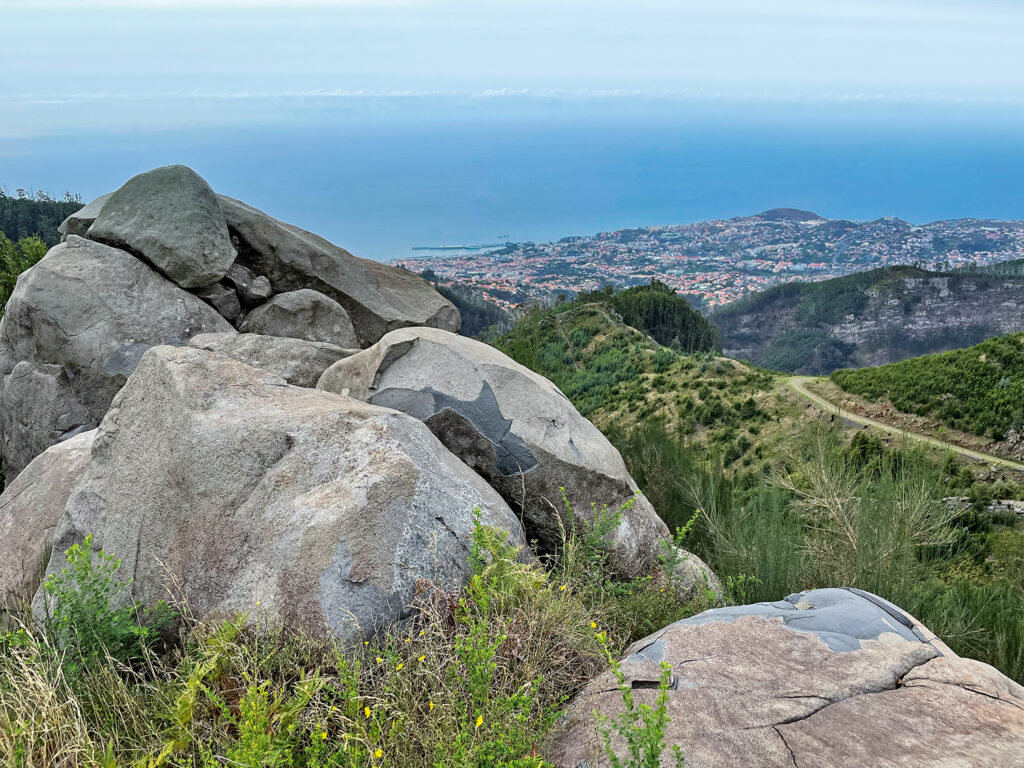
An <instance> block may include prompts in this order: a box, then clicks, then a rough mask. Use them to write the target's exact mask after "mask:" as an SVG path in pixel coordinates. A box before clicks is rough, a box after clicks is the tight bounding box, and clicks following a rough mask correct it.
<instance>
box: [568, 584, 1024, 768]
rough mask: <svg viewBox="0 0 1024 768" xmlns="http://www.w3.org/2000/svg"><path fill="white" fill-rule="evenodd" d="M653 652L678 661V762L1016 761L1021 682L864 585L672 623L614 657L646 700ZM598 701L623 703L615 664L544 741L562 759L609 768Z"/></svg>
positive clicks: (907, 765) (671, 731)
mask: <svg viewBox="0 0 1024 768" xmlns="http://www.w3.org/2000/svg"><path fill="white" fill-rule="evenodd" d="M662 662H666V663H668V664H670V665H672V667H673V673H672V674H673V677H672V682H671V686H670V690H669V692H668V715H669V718H670V719H669V724H668V726H667V729H666V742H667V744H668V745H669V746H671V745H678V746H680V747H681V748H682V750H683V754H684V756H685V759H686V766H687V768H733V767H734V766H744V768H794V766H795V767H796V768H805V767H806V768H812V767H813V768H850V767H851V766H872V767H873V766H892V768H900V767H904V768H911V767H913V768H919V767H920V766H936V767H937V768H938V767H945V768H954V767H955V768H960V767H961V766H963V767H964V768H966V766H986V768H1011V766H1013V767H1016V766H1020V765H1021V764H1022V763H1021V756H1022V755H1024V688H1022V687H1021V686H1020V685H1017V684H1016V683H1014V682H1013V681H1011V680H1010V679H1009V678H1007V677H1005V676H1004V675H1002V674H1000V673H999V672H998V671H996V670H995V669H993V668H992V667H990V666H988V665H987V664H982V663H980V662H977V661H973V660H969V659H962V658H960V657H958V656H957V655H956V654H954V653H952V651H950V650H949V648H947V647H946V646H945V644H943V643H942V642H941V641H939V640H938V639H936V638H935V636H934V635H932V634H931V633H930V632H929V631H928V630H927V629H926V628H925V627H923V626H922V625H921V624H920V623H918V622H917V621H916V620H914V619H913V617H911V616H908V615H907V614H905V613H904V612H903V611H901V610H900V609H899V608H897V607H896V606H894V605H892V604H891V603H888V602H886V601H884V600H882V599H881V598H878V597H876V596H874V595H870V594H868V593H866V592H859V591H858V590H845V589H819V590H814V591H812V592H806V593H801V594H797V595H791V596H789V597H787V598H786V599H785V600H780V601H778V602H776V603H760V604H757V605H747V606H739V607H736V608H722V609H715V610H711V611H706V612H705V613H702V614H699V615H698V616H694V617H692V618H690V619H684V620H683V621H680V622H677V623H675V624H671V625H669V626H668V627H666V628H665V629H663V630H661V631H660V632H656V633H655V634H653V635H651V636H649V637H647V638H645V639H643V640H641V641H639V642H638V643H636V644H634V645H633V646H632V647H631V648H630V649H629V650H628V651H627V655H626V658H625V659H624V660H623V662H622V671H623V673H624V675H625V677H626V681H627V683H628V684H629V685H630V687H631V688H632V689H633V696H634V697H635V698H636V700H637V703H638V704H641V703H642V704H652V703H653V701H654V699H655V697H656V696H657V694H658V691H657V690H655V689H656V688H657V682H658V680H659V675H660V672H661V670H660V667H659V665H660V664H661V663H662ZM595 710H597V711H598V712H600V713H603V714H604V715H607V716H610V717H614V716H615V715H617V714H618V713H619V712H621V710H622V697H621V693H620V692H619V691H618V690H617V687H616V683H615V680H614V678H613V677H612V675H611V673H610V672H609V673H605V674H603V675H601V676H600V677H598V678H596V679H595V680H594V681H593V682H592V683H591V684H590V685H589V686H587V688H586V689H585V690H584V691H583V692H582V693H581V694H580V695H578V696H577V697H576V699H575V700H574V701H573V702H572V705H571V706H570V709H569V712H568V715H567V717H566V719H565V722H564V723H563V725H564V728H563V729H562V730H561V731H560V732H559V733H558V735H557V736H556V737H555V739H554V741H553V743H552V744H551V745H550V747H549V750H548V752H549V754H548V757H549V759H551V761H552V762H553V763H554V764H555V765H556V766H558V767H559V768H578V766H580V765H589V766H591V768H602V767H603V766H606V765H608V762H607V760H605V758H604V756H603V754H602V752H601V749H600V736H599V733H598V731H597V726H596V724H595V716H594V711H595ZM613 743H614V744H615V745H616V746H617V747H618V748H619V750H620V751H619V754H623V751H622V749H623V745H622V744H621V743H619V742H618V741H616V742H613ZM584 761H586V762H584Z"/></svg>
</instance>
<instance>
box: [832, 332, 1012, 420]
mask: <svg viewBox="0 0 1024 768" xmlns="http://www.w3.org/2000/svg"><path fill="white" fill-rule="evenodd" d="M831 378H832V381H833V382H835V383H836V384H837V385H838V386H840V387H842V388H843V389H844V390H846V391H847V392H852V393H854V394H857V395H862V396H863V397H866V398H868V399H869V400H888V401H889V402H890V403H892V405H893V406H894V407H895V408H897V409H898V410H900V411H904V412H906V413H915V414H918V415H920V416H926V417H929V418H934V419H937V420H938V421H940V422H941V423H942V424H944V425H945V426H947V427H949V428H952V429H957V430H962V431H965V432H973V433H974V434H977V435H984V436H986V437H990V438H992V439H993V440H1002V439H1003V438H1004V437H1005V435H1006V433H1007V432H1008V431H1010V430H1015V431H1017V432H1021V431H1024V334H1022V333H1014V334H1010V335H1008V336H1000V337H997V338H993V339H988V340H987V341H983V342H982V343H981V344H977V345H975V346H973V347H968V348H966V349H957V350H953V351H950V352H942V353H939V354H935V355H925V356H923V357H916V358H911V359H909V360H903V361H901V362H898V363H892V364H891V365H882V366H877V367H874V368H860V369H857V370H841V371H836V372H835V373H833V374H832V377H831Z"/></svg>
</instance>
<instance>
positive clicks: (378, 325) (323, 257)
mask: <svg viewBox="0 0 1024 768" xmlns="http://www.w3.org/2000/svg"><path fill="white" fill-rule="evenodd" d="M220 202H221V208H222V209H223V211H224V215H225V216H226V217H227V221H228V228H229V229H230V231H231V235H232V242H233V243H234V245H235V247H236V248H237V249H238V262H239V263H240V264H242V265H243V266H245V267H248V268H250V269H251V270H252V271H253V272H254V273H256V274H259V275H265V276H266V277H267V278H269V280H270V282H271V284H272V285H273V286H274V290H275V291H294V290H298V289H300V288H312V289H314V290H317V291H320V292H321V293H323V294H325V295H327V296H330V297H331V298H332V299H334V300H335V301H337V302H339V303H340V304H341V305H342V306H343V307H345V310H346V311H347V312H348V314H349V317H350V318H351V319H352V324H353V325H354V326H355V330H356V334H357V335H358V337H359V342H360V346H363V347H366V346H369V345H370V344H373V343H374V342H376V341H377V340H378V339H380V337H381V336H383V335H384V334H385V333H387V332H388V331H391V330H394V329H396V328H404V327H407V326H413V325H425V326H431V327H435V328H443V329H445V330H449V331H457V330H458V329H459V324H460V318H459V312H458V310H457V309H455V307H454V305H452V303H451V302H449V301H448V300H447V299H445V298H444V297H442V296H441V294H439V293H438V292H437V291H435V290H434V288H433V287H432V286H431V285H430V283H428V282H427V281H426V280H424V279H422V278H421V277H418V276H417V275H414V274H413V273H411V272H407V271H405V270H401V269H396V268H395V267H390V266H387V265H385V264H380V263H378V262H375V261H369V260H367V259H360V258H357V257H355V256H353V255H352V254H351V253H349V252H348V251H346V250H345V249H344V248H339V247H338V246H336V245H334V244H333V243H330V242H328V241H327V240H324V239H323V238H322V237H319V236H317V235H314V234H312V233H311V232H306V231H305V230H302V229H299V228H298V227H295V226H292V225H291V224H285V223H284V222H281V221H277V220H276V219H273V218H271V217H270V216H268V215H267V214H265V213H263V212H262V211H258V210H256V209H255V208H252V207H250V206H248V205H246V204H245V203H242V202H239V201H238V200H234V199H232V198H230V197H225V196H223V195H221V196H220Z"/></svg>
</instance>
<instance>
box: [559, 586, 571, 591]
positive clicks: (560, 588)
mask: <svg viewBox="0 0 1024 768" xmlns="http://www.w3.org/2000/svg"><path fill="white" fill-rule="evenodd" d="M567 586H569V585H568V584H563V585H562V586H560V587H559V588H558V591H559V592H565V588H566V587H567Z"/></svg>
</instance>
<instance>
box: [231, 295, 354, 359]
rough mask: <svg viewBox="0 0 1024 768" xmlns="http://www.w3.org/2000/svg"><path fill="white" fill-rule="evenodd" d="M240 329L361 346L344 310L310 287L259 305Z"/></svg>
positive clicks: (278, 296) (269, 334) (343, 345)
mask: <svg viewBox="0 0 1024 768" xmlns="http://www.w3.org/2000/svg"><path fill="white" fill-rule="evenodd" d="M238 330H240V331H242V332H243V333H261V334H263V335H265V336H288V337H290V338H293V339H303V340H305V341H326V342H328V343H329V344H336V345H338V346H339V347H345V348H352V347H355V348H358V347H359V339H357V338H356V333H355V331H354V330H353V328H352V321H351V320H349V317H348V312H346V311H345V308H344V307H343V306H341V304H339V303H338V302H336V301H335V300H334V299H331V298H328V297H327V296H324V295H323V294H322V293H320V292H319V291H313V290H310V289H309V288H303V289H301V290H298V291H287V292H286V293H279V294H277V296H275V297H274V298H272V299H271V300H270V301H268V302H266V303H265V304H260V305H259V306H258V307H256V309H254V310H252V312H250V313H249V314H248V315H246V316H245V320H243V321H242V324H241V325H240V326H238Z"/></svg>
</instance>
